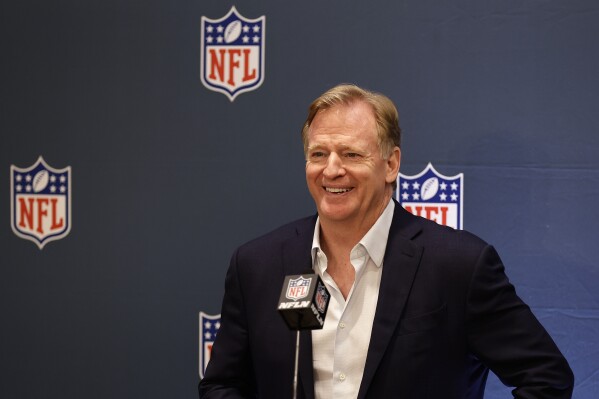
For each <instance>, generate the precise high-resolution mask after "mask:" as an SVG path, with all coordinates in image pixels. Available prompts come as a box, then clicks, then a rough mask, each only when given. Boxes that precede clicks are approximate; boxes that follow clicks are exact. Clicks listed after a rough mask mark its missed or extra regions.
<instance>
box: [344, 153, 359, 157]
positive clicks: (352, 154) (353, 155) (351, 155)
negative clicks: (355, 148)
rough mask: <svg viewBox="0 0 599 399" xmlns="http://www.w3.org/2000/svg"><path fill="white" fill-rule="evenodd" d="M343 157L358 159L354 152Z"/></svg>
mask: <svg viewBox="0 0 599 399" xmlns="http://www.w3.org/2000/svg"><path fill="white" fill-rule="evenodd" d="M345 156H346V157H347V158H358V157H359V156H360V154H358V153H356V152H348V153H346V154H345Z"/></svg>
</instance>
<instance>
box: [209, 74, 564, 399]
mask: <svg viewBox="0 0 599 399" xmlns="http://www.w3.org/2000/svg"><path fill="white" fill-rule="evenodd" d="M302 137H303V141H304V151H305V154H306V180H307V184H308V189H309V191H310V194H311V195H312V198H313V199H314V202H315V204H316V208H317V210H318V215H317V216H314V217H310V218H306V219H303V220H299V221H296V222H293V223H291V224H289V225H286V226H283V227H281V228H279V229H277V230H276V231H274V232H272V233H269V234H267V235H265V236H263V237H261V238H258V239H256V240H254V241H251V242H249V243H247V244H245V245H243V246H241V247H240V248H239V249H237V250H236V251H235V253H234V254H233V257H232V260H231V265H230V268H229V271H228V273H227V277H226V282H225V297H224V301H223V307H222V320H221V322H222V327H221V329H220V331H219V333H218V336H217V338H216V342H215V344H214V348H213V351H212V358H211V360H210V363H209V364H208V367H207V370H206V373H205V378H204V379H203V380H202V381H201V382H200V387H199V390H200V397H202V398H206V399H214V398H229V399H230V398H256V397H257V398H276V399H281V398H287V397H291V395H292V378H293V364H294V350H295V345H294V343H295V334H294V332H291V331H289V330H288V329H287V327H286V325H285V323H284V322H283V320H282V319H281V317H280V316H279V315H278V314H277V311H276V306H277V301H278V299H279V294H280V289H281V286H282V282H283V278H284V276H285V275H290V274H301V273H303V272H305V271H306V269H308V270H309V269H313V270H314V271H315V272H317V273H318V274H319V275H320V276H321V277H322V279H323V281H324V282H325V284H326V285H327V288H328V290H329V291H330V293H331V302H330V304H329V310H328V314H327V317H326V321H325V325H324V328H323V330H315V331H313V332H310V331H303V332H302V333H301V345H300V348H301V349H300V359H299V383H298V386H299V387H298V389H299V393H298V397H300V398H317V399H342V398H356V397H357V398H394V397H397V398H402V399H406V398H414V399H425V398H431V399H433V398H434V399H441V398H443V399H474V398H477V399H478V398H482V397H483V391H484V385H485V382H486V377H487V374H488V370H489V369H492V370H493V371H494V372H495V373H496V374H497V375H498V376H499V377H500V378H501V379H502V381H503V382H504V383H505V384H507V385H510V386H513V387H515V389H514V390H513V394H514V397H517V398H570V397H571V394H572V387H573V375H572V372H571V370H570V368H569V366H568V364H567V362H566V360H565V359H564V358H563V356H562V355H561V353H560V352H559V350H558V348H557V347H556V346H555V344H554V342H553V341H552V339H551V338H550V337H549V335H548V334H547V332H546V331H545V329H544V328H543V327H542V326H541V325H540V324H539V322H538V321H537V320H536V318H535V317H534V315H533V314H532V313H531V311H530V309H529V308H528V306H526V305H525V304H524V303H523V302H522V301H521V300H520V298H518V296H517V295H516V293H515V290H514V287H513V286H512V285H511V284H510V283H509V282H508V279H507V277H506V276H505V274H504V268H503V265H502V264H501V261H500V259H499V256H498V255H497V253H496V252H495V250H494V249H493V248H492V247H491V246H489V245H487V244H486V243H485V242H483V241H482V240H480V239H479V238H477V237H475V236H473V235H471V234H469V233H467V232H464V231H457V230H453V229H451V228H448V227H443V226H440V225H437V224H435V223H433V222H430V221H428V220H425V219H422V218H419V217H416V216H413V215H411V214H410V213H408V212H407V211H405V210H404V209H403V208H402V207H401V206H400V205H399V204H398V203H396V202H395V201H394V200H393V199H392V194H393V191H394V187H395V182H396V178H397V174H398V172H399V165H400V158H401V152H400V129H399V123H398V115H397V110H396V109H395V106H394V105H393V103H392V102H391V101H390V100H389V99H388V98H387V97H385V96H383V95H380V94H377V93H372V92H369V91H365V90H363V89H360V88H358V87H356V86H353V85H340V86H337V87H334V88H332V89H331V90H329V91H327V92H326V93H324V94H323V95H321V96H320V97H319V98H318V99H316V100H315V101H314V102H313V103H312V105H311V106H310V112H309V115H308V118H307V120H306V123H305V125H304V129H303V131H302Z"/></svg>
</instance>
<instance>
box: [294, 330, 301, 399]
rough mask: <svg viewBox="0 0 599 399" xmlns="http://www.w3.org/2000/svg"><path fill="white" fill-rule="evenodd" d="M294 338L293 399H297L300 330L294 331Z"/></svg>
mask: <svg viewBox="0 0 599 399" xmlns="http://www.w3.org/2000/svg"><path fill="white" fill-rule="evenodd" d="M295 334H296V338H295V366H294V368H293V399H297V369H298V363H299V346H300V330H297V331H296V333H295Z"/></svg>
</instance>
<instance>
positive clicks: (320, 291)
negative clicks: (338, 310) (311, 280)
mask: <svg viewBox="0 0 599 399" xmlns="http://www.w3.org/2000/svg"><path fill="white" fill-rule="evenodd" d="M328 301H329V293H328V292H327V289H326V288H325V286H324V285H322V284H320V282H319V284H318V286H317V288H316V301H315V302H316V307H317V308H318V311H319V312H320V313H324V312H325V311H326V305H327V303H328Z"/></svg>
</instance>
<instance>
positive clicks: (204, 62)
mask: <svg viewBox="0 0 599 399" xmlns="http://www.w3.org/2000/svg"><path fill="white" fill-rule="evenodd" d="M265 28H266V17H265V16H264V15H263V16H261V17H260V18H256V19H248V18H245V17H243V16H242V15H241V14H239V13H238V12H237V10H236V9H235V7H232V8H231V10H230V11H229V12H228V14H227V15H225V16H224V17H222V18H219V19H209V18H206V17H202V48H201V63H200V64H201V71H200V76H201V79H202V84H203V85H204V86H206V87H207V88H208V89H210V90H214V91H217V92H220V93H223V94H224V95H226V96H227V97H228V98H229V100H231V102H232V101H233V100H235V97H237V96H238V95H240V94H241V93H245V92H247V91H251V90H256V89H257V88H258V87H260V85H262V82H263V81H264V49H265V45H264V39H265V33H264V30H265Z"/></svg>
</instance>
